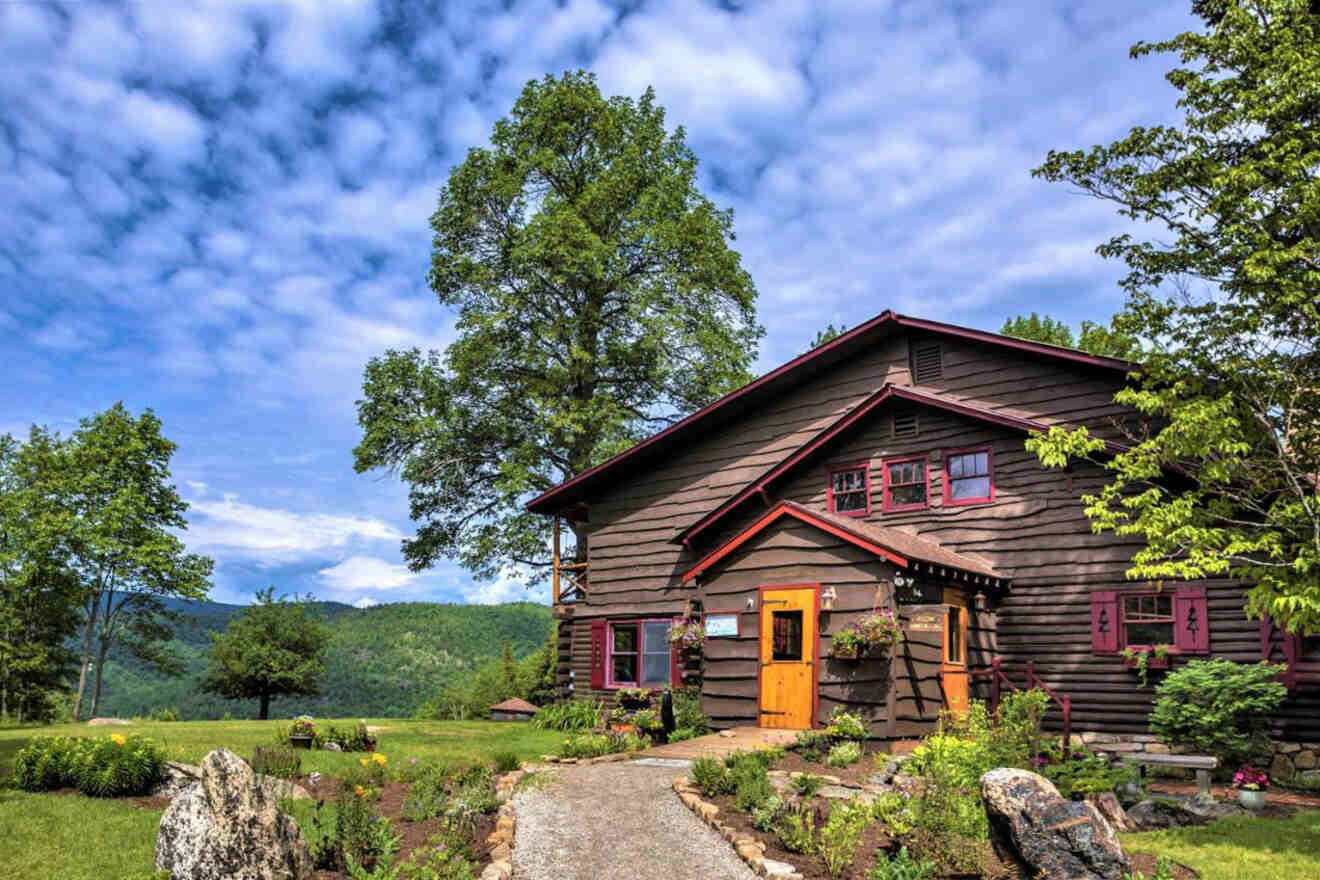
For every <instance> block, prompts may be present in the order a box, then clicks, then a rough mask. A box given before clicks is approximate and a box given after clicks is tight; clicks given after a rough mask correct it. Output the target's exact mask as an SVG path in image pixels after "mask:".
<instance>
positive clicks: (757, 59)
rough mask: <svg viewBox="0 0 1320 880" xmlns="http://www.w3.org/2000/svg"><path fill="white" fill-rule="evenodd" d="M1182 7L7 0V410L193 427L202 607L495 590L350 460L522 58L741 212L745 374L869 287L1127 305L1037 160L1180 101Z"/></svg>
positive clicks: (779, 355)
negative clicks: (468, 159) (210, 601)
mask: <svg viewBox="0 0 1320 880" xmlns="http://www.w3.org/2000/svg"><path fill="white" fill-rule="evenodd" d="M1188 7H1189V4H1188V3H1187V2H1186V0H1174V2H1154V0H1090V2H1079V3H1060V2H1056V3H1048V2H1026V0H1014V2H999V3H993V4H989V3H970V2H955V3H945V2H936V0H911V2H894V3H886V2H878V3H856V2H851V3H840V4H832V3H820V2H807V0H803V2H796V3H773V4H771V3H765V4H762V3H746V4H738V3H719V4H713V3H693V2H679V3H655V2H627V3H617V4H611V3H604V2H564V3H546V2H512V0H510V2H502V3H496V4H490V5H485V4H479V3H453V4H450V5H448V6H443V5H436V4H412V3H406V2H403V3H393V2H392V3H382V4H379V5H376V4H366V3H361V4H359V3H345V2H338V0H303V2H295V3H287V4H277V3H261V2H245V0H223V2H217V3H212V2H209V0H191V2H188V3H178V2H175V3H160V4H157V3H154V2H140V3H131V4H110V3H101V2H95V0H84V2H65V3H50V4H42V3H28V2H7V3H0V55H3V57H4V59H5V67H6V75H5V76H4V77H0V192H3V193H4V195H5V197H6V199H5V201H6V209H5V210H4V211H3V212H0V290H3V294H2V296H0V362H3V364H4V365H5V369H4V373H3V377H2V378H0V432H4V431H12V432H21V431H24V430H26V426H27V425H28V424H30V423H32V422H39V423H42V424H47V425H50V426H52V427H55V428H58V429H61V430H65V431H67V430H68V429H70V428H71V427H72V426H73V425H74V424H75V423H76V421H77V419H78V418H79V417H81V416H84V415H87V414H90V413H92V412H95V411H97V410H101V409H104V408H106V407H108V406H110V405H111V404H113V403H114V402H115V401H116V400H123V401H124V402H125V403H126V404H127V405H128V406H130V407H132V408H133V409H134V410H140V409H141V408H143V407H147V406H151V407H153V408H154V409H155V410H156V411H157V413H158V414H159V415H160V416H161V417H162V418H163V419H164V422H165V428H166V433H167V435H168V436H169V437H170V438H171V439H173V440H175V441H176V442H177V443H178V444H179V451H178V453H177V455H176V457H175V461H174V474H175V477H176V480H177V482H178V484H179V486H180V490H181V491H182V493H183V494H184V496H185V497H186V498H187V499H188V500H189V501H190V503H191V504H192V510H191V512H190V517H189V518H190V521H191V527H190V529H189V531H188V535H187V540H188V542H189V545H190V547H191V548H192V549H194V550H196V551H199V552H204V553H207V554H209V555H211V556H213V557H214V558H215V559H216V561H217V570H216V577H215V583H216V590H215V592H214V596H215V597H216V598H217V599H221V600H225V601H244V600H246V599H247V598H249V597H250V596H251V593H252V592H253V590H255V589H257V588H260V587H262V586H264V585H266V584H268V583H273V584H275V585H276V586H277V588H278V589H279V590H281V591H287V592H294V591H296V592H307V591H311V592H314V593H316V594H317V595H319V596H322V597H324V598H332V599H338V600H341V601H348V602H355V601H359V602H371V601H377V602H389V601H403V600H409V599H419V598H424V599H434V600H438V601H471V602H491V601H503V600H508V599H517V598H524V597H531V598H543V596H544V593H543V592H542V591H534V592H531V593H528V592H526V591H525V590H524V589H523V587H522V586H521V585H519V584H518V583H517V582H516V579H514V578H502V579H500V580H499V581H497V582H495V583H485V582H482V583H474V582H473V581H472V580H471V578H470V577H468V576H467V575H466V573H464V572H463V571H462V570H461V569H460V568H458V567H457V566H451V565H443V566H439V567H437V568H435V569H433V570H431V571H429V572H427V573H424V574H421V575H414V574H412V573H410V572H408V571H407V570H406V568H405V567H404V566H403V565H402V564H401V557H400V554H399V540H400V538H401V537H402V536H403V535H405V534H407V533H408V532H409V530H410V524H409V521H408V516H407V505H406V496H405V490H404V488H403V487H402V486H400V485H399V484H398V483H397V482H395V481H393V480H392V479H390V478H388V477H383V476H380V475H366V476H358V475H355V474H354V473H353V470H352V458H351V449H352V447H353V445H354V444H355V443H356V442H357V438H358V434H357V427H356V422H355V412H354V407H353V403H354V400H355V399H356V398H357V396H358V392H359V387H360V380H361V371H362V367H363V365H364V363H365V362H366V360H367V359H368V358H369V357H370V356H371V355H373V354H376V353H379V352H381V351H383V350H384V349H386V348H388V347H406V346H413V345H417V346H420V347H423V348H427V347H443V346H444V345H445V344H446V343H447V342H448V341H449V340H450V339H451V334H452V315H451V314H450V313H449V312H448V311H447V310H446V309H444V308H442V307H441V306H440V305H439V304H438V303H437V302H436V301H435V299H434V297H433V296H432V294H431V293H430V292H429V290H428V289H427V288H426V284H425V272H426V267H427V263H428V259H429V238H430V236H429V227H428V225H427V220H428V217H429V215H430V213H431V212H432V210H433V209H434V206H435V199H436V193H437V191H438V189H439V187H440V186H441V185H442V184H443V182H444V180H445V178H446V175H447V173H448V169H449V168H450V167H451V166H452V165H453V164H454V163H455V162H457V161H459V160H461V158H462V156H463V154H464V152H465V151H466V150H467V148H468V147H470V146H473V145H477V144H481V143H484V142H485V141H486V140H487V138H488V136H489V133H490V129H491V126H492V124H493V122H494V121H495V120H496V119H497V118H499V117H500V116H501V115H503V114H504V113H505V112H507V111H508V109H509V108H510V107H511V106H512V103H513V101H514V99H515V98H516V96H517V94H518V92H519V91H520V90H521V88H522V86H523V85H524V83H526V81H527V80H529V79H533V78H538V77H540V76H542V75H543V74H545V73H549V72H553V73H558V72H561V71H563V70H565V69H568V68H574V67H587V68H590V69H591V70H594V71H595V72H596V73H597V75H598V77H599V80H600V83H601V86H602V88H603V90H604V91H606V92H607V93H615V94H627V95H633V96H636V95H638V94H640V93H641V91H642V90H643V89H644V88H645V87H646V86H648V85H652V86H654V87H655V89H656V92H657V96H658V98H659V101H660V102H661V103H662V104H663V105H664V106H665V107H666V108H667V111H668V119H669V121H670V123H671V124H673V125H678V124H681V125H683V126H684V127H685V128H686V130H687V133H688V142H689V144H690V145H691V146H692V148H693V149H694V150H695V151H696V153H697V155H698V157H699V158H700V160H701V162H702V182H703V186H704V188H705V190H706V192H707V193H708V194H709V195H710V196H711V197H712V198H713V199H714V200H715V202H716V203H717V204H719V205H721V206H730V207H733V208H734V209H735V211H736V220H735V222H736V229H737V233H738V242H737V247H738V249H739V250H740V251H741V253H742V255H743V259H744V263H745V265H746V267H747V269H748V270H749V271H750V272H751V274H752V277H753V278H754V279H755V281H756V284H757V287H758V288H759V290H760V316H761V320H762V322H763V323H764V324H765V326H766V328H767V330H768V333H767V336H766V339H765V342H764V344H763V346H762V351H761V361H760V367H761V368H762V369H768V368H770V367H772V366H774V365H775V364H777V363H779V362H781V361H783V360H785V359H787V358H788V357H790V356H792V355H794V354H797V353H798V352H800V351H801V350H802V349H803V347H804V346H805V345H806V344H807V342H808V341H809V340H810V338H811V337H812V336H813V335H814V332H815V330H816V329H817V328H819V327H823V326H824V325H825V324H827V323H831V322H833V323H835V324H839V323H844V324H848V325H853V324H856V323H857V322H859V321H861V320H863V319H865V318H867V317H870V316H872V315H874V314H876V313H878V312H880V311H882V310H884V309H885V308H893V309H896V310H899V311H902V312H906V313H910V314H917V315H922V316H926V317H932V318H938V319H942V320H948V321H954V322H958V323H963V324H970V325H973V326H977V327H982V328H986V329H991V330H995V329H998V327H999V325H1000V324H1001V323H1002V321H1003V319H1004V318H1005V317H1006V316H1008V315H1012V314H1016V313H1018V312H1023V311H1030V310H1037V311H1042V312H1048V313H1050V314H1052V315H1055V316H1057V317H1061V318H1065V319H1067V320H1069V321H1070V322H1072V323H1074V324H1076V323H1077V322H1079V321H1080V320H1082V319H1085V318H1089V319H1096V320H1104V319H1106V318H1107V317H1108V316H1109V315H1110V314H1111V313H1112V312H1113V311H1115V310H1116V309H1117V308H1118V307H1119V305H1120V304H1121V296H1120V293H1119V291H1118V289H1117V287H1116V285H1115V280H1116V278H1117V277H1118V276H1119V275H1120V274H1121V272H1120V267H1119V266H1116V265H1113V264H1106V263H1104V262H1102V261H1101V260H1100V258H1099V257H1097V256H1096V255H1095V254H1094V247H1095V245H1096V244H1097V243H1099V242H1100V241H1101V240H1103V239H1104V238H1106V237H1108V236H1109V235H1111V234H1112V233H1114V232H1115V231H1116V230H1119V229H1121V228H1122V225H1121V221H1120V220H1119V219H1118V218H1117V217H1116V216H1115V215H1114V213H1113V211H1112V209H1111V208H1109V207H1107V206H1105V205H1103V204H1100V203H1098V202H1094V201H1091V200H1089V199H1087V198H1085V197H1082V196H1080V195H1077V194H1076V193H1074V192H1071V191H1070V190H1069V189H1068V188H1067V187H1063V186H1058V185H1054V186H1052V185H1049V184H1046V183H1042V182H1040V181H1035V180H1032V179H1031V177H1030V175H1029V170H1030V169H1031V168H1032V167H1034V166H1035V165H1036V164H1039V162H1040V160H1041V159H1042V158H1043V157H1044V155H1045V153H1046V151H1047V150H1049V149H1050V148H1073V147H1079V146H1087V145H1090V144H1094V143H1102V142H1108V141H1110V140H1113V139H1114V138H1116V137H1118V136H1120V135H1122V134H1123V133H1125V132H1126V131H1127V129H1128V128H1129V127H1130V126H1132V125H1136V124H1155V123H1161V122H1170V121H1173V120H1174V118H1175V117H1174V115H1173V114H1174V110H1173V101H1174V99H1175V93H1174V92H1173V90H1172V89H1171V88H1170V87H1169V86H1168V85H1167V84H1166V83H1165V82H1164V80H1163V73H1164V71H1165V70H1166V68H1167V67H1168V66H1169V65H1170V59H1168V58H1156V59H1145V60H1141V61H1131V60H1129V59H1128V56H1127V48H1128V46H1129V45H1131V44H1132V43H1134V42H1136V41H1137V40H1140V39H1155V38H1159V37H1162V36H1166V35H1170V34H1172V33H1175V32H1177V31H1180V30H1183V29H1186V28H1188V27H1190V26H1192V21H1191V19H1190V16H1189V13H1188Z"/></svg>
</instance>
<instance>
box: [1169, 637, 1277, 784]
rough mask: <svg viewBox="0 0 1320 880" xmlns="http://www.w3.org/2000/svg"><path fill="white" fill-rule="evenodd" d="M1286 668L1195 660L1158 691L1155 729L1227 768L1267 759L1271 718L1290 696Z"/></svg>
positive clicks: (1171, 673)
mask: <svg viewBox="0 0 1320 880" xmlns="http://www.w3.org/2000/svg"><path fill="white" fill-rule="evenodd" d="M1281 671H1282V667H1279V666H1271V665H1269V664H1267V663H1256V664H1253V665H1247V664H1243V663H1235V662H1233V661H1231V660H1222V659H1214V660H1192V661H1190V662H1188V663H1187V665H1185V666H1183V667H1181V668H1179V669H1176V670H1174V671H1173V672H1170V673H1169V674H1168V675H1166V676H1165V677H1164V680H1163V681H1162V682H1160V683H1159V685H1158V686H1156V688H1155V707H1154V709H1153V710H1152V711H1151V714H1150V729H1151V731H1152V732H1153V733H1154V734H1155V735H1156V736H1158V737H1159V738H1160V739H1161V740H1162V741H1163V742H1165V743H1168V744H1169V745H1179V746H1186V747H1188V748H1190V749H1192V750H1194V751H1196V752H1201V753H1204V754H1208V755H1215V756H1216V757H1218V758H1220V759H1221V760H1222V761H1223V762H1225V763H1226V764H1231V763H1241V762H1243V761H1249V760H1252V759H1253V758H1259V757H1261V755H1262V753H1264V754H1268V740H1269V731H1268V718H1269V716H1270V715H1271V714H1272V713H1273V712H1274V710H1275V709H1277V708H1278V707H1279V705H1280V704H1281V703H1282V702H1283V700H1284V697H1286V696H1287V689H1286V688H1284V686H1283V685H1282V684H1280V683H1279V681H1278V675H1279V673H1280V672H1281Z"/></svg>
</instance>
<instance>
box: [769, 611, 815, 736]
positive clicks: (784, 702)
mask: <svg viewBox="0 0 1320 880" xmlns="http://www.w3.org/2000/svg"><path fill="white" fill-rule="evenodd" d="M760 689H761V693H760V712H761V726H762V727H783V728H788V729H790V730H805V729H807V728H810V727H811V726H812V709H813V707H814V705H815V696H816V587H815V586H814V585H813V586H809V587H782V588H777V589H765V590H763V591H762V592H761V688H760Z"/></svg>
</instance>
